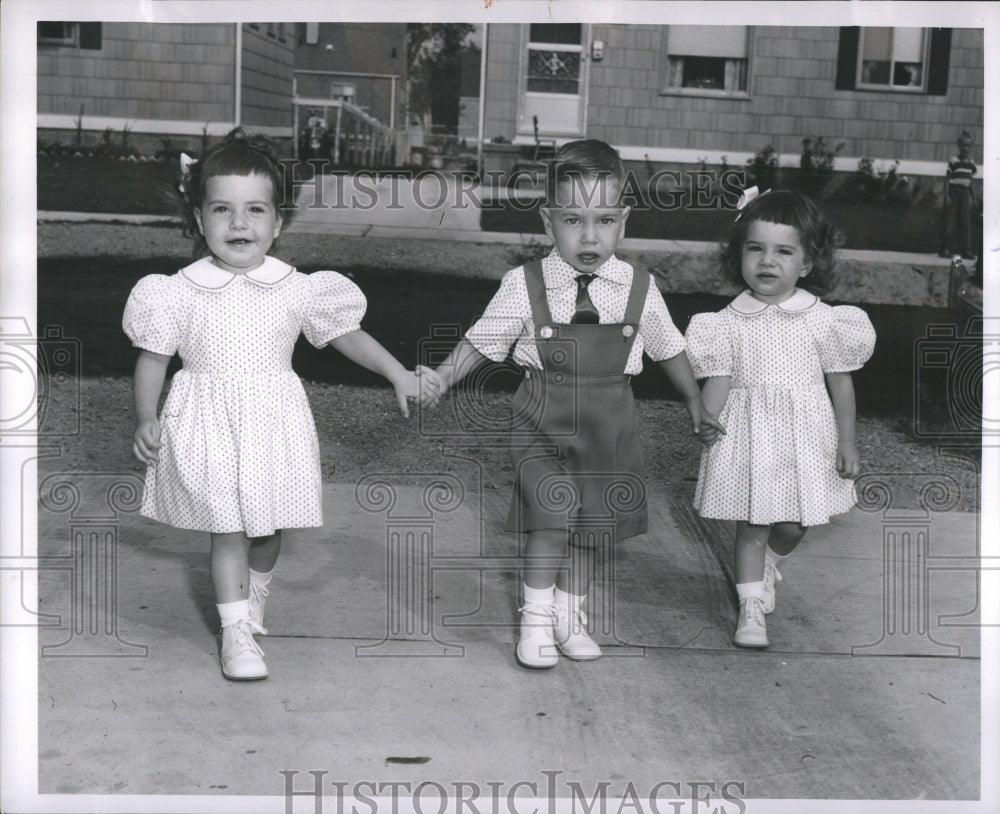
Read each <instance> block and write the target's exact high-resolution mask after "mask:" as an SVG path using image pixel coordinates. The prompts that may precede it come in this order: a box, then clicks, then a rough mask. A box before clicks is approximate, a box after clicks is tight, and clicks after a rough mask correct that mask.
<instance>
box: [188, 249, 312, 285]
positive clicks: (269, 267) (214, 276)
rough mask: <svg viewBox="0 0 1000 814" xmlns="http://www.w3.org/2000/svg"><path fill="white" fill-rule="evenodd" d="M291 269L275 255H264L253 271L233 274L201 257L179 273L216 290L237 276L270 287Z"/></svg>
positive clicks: (209, 259)
mask: <svg viewBox="0 0 1000 814" xmlns="http://www.w3.org/2000/svg"><path fill="white" fill-rule="evenodd" d="M293 271H295V269H294V268H293V267H292V266H290V265H288V264H287V263H283V262H282V261H281V260H278V259H277V258H275V257H265V258H264V262H263V263H261V264H260V265H259V266H257V268H255V269H254V270H253V271H248V272H247V273H246V274H234V273H233V272H231V271H226V270H225V269H220V268H219V267H218V266H217V265H215V263H213V262H212V258H211V257H203V258H201V260H196V261H195V262H193V263H192V264H191V265H190V266H185V267H184V268H182V269H181V275H182V276H183V277H184V278H185V279H186V280H187V281H188V282H190V283H192V284H193V285H195V286H196V287H197V288H203V289H207V290H209V291H218V290H220V289H223V288H225V287H226V286H227V285H229V284H230V283H231V282H232V281H233V280H235V279H236V278H237V277H245V278H246V279H247V280H249V281H250V282H252V283H253V284H254V285H257V286H261V287H262V288H270V287H271V286H274V285H277V284H278V283H280V282H281V281H282V280H284V279H285V278H286V277H287V276H288V275H289V274H291V273H292V272H293Z"/></svg>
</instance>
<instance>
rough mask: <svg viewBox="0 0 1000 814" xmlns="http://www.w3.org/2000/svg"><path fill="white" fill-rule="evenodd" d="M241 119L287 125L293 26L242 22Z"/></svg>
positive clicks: (292, 65) (246, 121)
mask: <svg viewBox="0 0 1000 814" xmlns="http://www.w3.org/2000/svg"><path fill="white" fill-rule="evenodd" d="M242 61H243V65H242V70H241V77H242V94H241V95H242V98H241V104H240V115H241V123H242V124H245V125H246V126H247V127H249V128H253V127H254V125H264V126H270V127H281V126H284V127H290V125H291V121H292V84H293V83H292V78H293V71H294V67H295V30H294V26H292V25H290V24H287V23H286V24H283V25H278V24H275V23H271V24H268V23H245V24H244V25H243V60H242Z"/></svg>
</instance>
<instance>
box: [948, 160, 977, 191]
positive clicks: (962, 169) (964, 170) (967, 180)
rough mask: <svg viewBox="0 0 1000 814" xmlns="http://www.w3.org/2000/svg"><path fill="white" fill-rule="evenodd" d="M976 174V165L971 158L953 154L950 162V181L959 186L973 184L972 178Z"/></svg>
mask: <svg viewBox="0 0 1000 814" xmlns="http://www.w3.org/2000/svg"><path fill="white" fill-rule="evenodd" d="M975 174H976V165H975V163H974V162H973V161H972V159H971V158H961V157H960V156H957V155H956V156H953V157H952V159H951V161H949V162H948V183H949V184H957V185H959V186H963V187H967V186H972V179H973V177H974V176H975Z"/></svg>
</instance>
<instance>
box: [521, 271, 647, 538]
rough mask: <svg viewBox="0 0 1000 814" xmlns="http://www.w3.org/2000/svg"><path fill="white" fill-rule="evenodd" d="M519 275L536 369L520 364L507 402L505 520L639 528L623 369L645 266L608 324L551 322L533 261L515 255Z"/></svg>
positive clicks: (633, 414)
mask: <svg viewBox="0 0 1000 814" xmlns="http://www.w3.org/2000/svg"><path fill="white" fill-rule="evenodd" d="M524 276H525V282H526V283H527V288H528V297H529V299H530V301H531V310H532V317H533V319H534V323H535V342H536V343H537V346H538V353H539V356H540V357H541V360H542V368H543V369H542V370H540V371H539V370H534V369H527V370H526V371H525V377H524V381H522V382H521V385H520V387H519V388H518V390H517V392H516V393H515V394H514V399H513V402H512V422H511V433H510V456H511V461H512V463H513V465H514V474H515V483H514V495H513V499H512V501H511V505H510V511H509V512H508V515H507V530H508V531H517V532H529V531H539V530H543V529H553V530H562V531H573V530H574V529H583V528H587V529H591V530H593V531H595V532H597V533H598V534H599V535H601V536H606V533H607V531H610V530H613V531H614V538H613V539H617V540H624V539H626V538H628V537H633V536H635V535H637V534H644V533H645V531H646V526H647V519H646V485H645V476H644V473H645V470H644V467H643V462H642V450H641V447H640V441H639V416H638V411H637V410H636V406H635V399H634V398H633V396H632V385H631V382H630V378H631V377H630V376H627V375H625V373H624V370H625V366H626V364H627V362H628V357H629V353H630V351H631V350H632V344H633V343H634V342H635V337H636V335H637V333H638V330H639V319H640V317H641V316H642V309H643V306H644V305H645V302H646V292H647V291H648V289H649V275H648V274H634V275H633V281H632V288H631V291H630V292H629V300H628V305H627V307H626V309H625V319H624V321H623V322H622V323H621V324H616V325H567V324H563V323H554V322H553V321H552V316H551V314H550V312H549V305H548V300H547V299H546V296H545V283H544V281H543V278H542V267H541V263H537V262H535V263H529V264H527V265H525V267H524ZM591 539H593V538H591Z"/></svg>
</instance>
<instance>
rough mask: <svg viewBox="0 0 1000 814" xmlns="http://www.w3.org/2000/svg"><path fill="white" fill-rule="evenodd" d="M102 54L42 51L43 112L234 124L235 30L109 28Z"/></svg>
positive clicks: (210, 26) (214, 26) (57, 48)
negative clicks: (232, 122) (81, 110)
mask: <svg viewBox="0 0 1000 814" xmlns="http://www.w3.org/2000/svg"><path fill="white" fill-rule="evenodd" d="M101 28H102V32H101V34H102V36H101V48H100V49H99V50H85V49H80V48H76V47H67V46H50V45H40V46H39V47H38V112H39V113H40V114H46V113H54V114H69V115H72V116H74V117H76V116H78V115H79V114H80V107H81V105H82V106H83V115H84V121H85V122H86V119H87V118H88V117H91V116H104V117H114V118H124V119H172V120H184V121H192V122H201V123H204V122H210V121H232V120H233V103H234V82H233V78H234V71H235V45H234V44H235V40H236V28H235V26H233V25H231V24H205V25H173V24H162V25H152V24H149V23H103V24H102V26H101Z"/></svg>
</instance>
